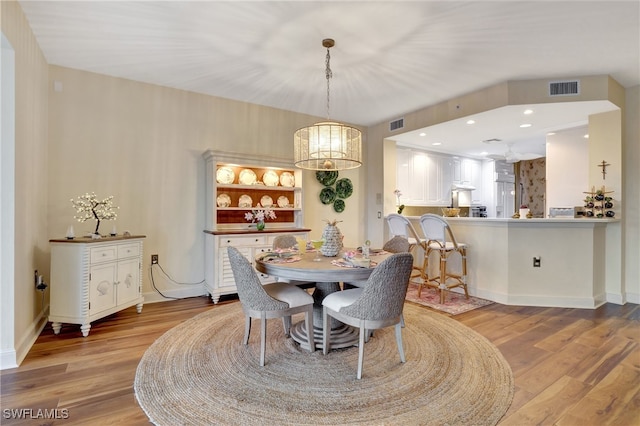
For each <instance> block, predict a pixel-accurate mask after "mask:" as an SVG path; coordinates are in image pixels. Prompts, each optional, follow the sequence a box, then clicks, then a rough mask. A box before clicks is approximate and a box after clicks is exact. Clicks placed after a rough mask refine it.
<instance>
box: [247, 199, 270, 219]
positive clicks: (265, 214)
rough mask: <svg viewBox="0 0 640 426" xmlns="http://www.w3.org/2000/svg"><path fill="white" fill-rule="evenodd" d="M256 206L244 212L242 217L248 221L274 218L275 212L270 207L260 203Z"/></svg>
mask: <svg viewBox="0 0 640 426" xmlns="http://www.w3.org/2000/svg"><path fill="white" fill-rule="evenodd" d="M256 207H258V208H257V209H255V210H251V211H250V212H246V213H245V214H244V218H245V219H246V220H247V221H248V222H252V223H253V222H264V221H265V220H267V219H271V220H273V219H275V218H276V212H274V211H273V209H272V208H271V207H261V206H260V203H258V204H257V205H256Z"/></svg>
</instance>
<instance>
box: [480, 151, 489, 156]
mask: <svg viewBox="0 0 640 426" xmlns="http://www.w3.org/2000/svg"><path fill="white" fill-rule="evenodd" d="M480 155H483V156H484V155H489V153H488V152H487V151H482V152H481V153H480Z"/></svg>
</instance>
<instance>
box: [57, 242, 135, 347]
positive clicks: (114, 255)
mask: <svg viewBox="0 0 640 426" xmlns="http://www.w3.org/2000/svg"><path fill="white" fill-rule="evenodd" d="M144 238H145V236H143V235H136V236H131V237H106V238H102V239H97V240H92V239H91V238H77V239H72V240H63V239H60V240H50V245H51V306H50V315H49V321H50V322H51V323H52V327H53V332H54V333H55V334H58V333H60V329H61V328H62V324H63V323H68V324H80V330H81V331H82V335H83V336H84V337H86V336H88V335H89V329H90V328H91V322H92V321H95V320H97V319H100V318H103V317H106V316H107V315H111V314H113V313H115V312H118V311H120V310H122V309H125V308H128V307H130V306H133V305H135V306H136V308H137V310H138V313H140V312H142V305H143V302H144V298H143V297H142V254H143V253H142V246H143V240H144Z"/></svg>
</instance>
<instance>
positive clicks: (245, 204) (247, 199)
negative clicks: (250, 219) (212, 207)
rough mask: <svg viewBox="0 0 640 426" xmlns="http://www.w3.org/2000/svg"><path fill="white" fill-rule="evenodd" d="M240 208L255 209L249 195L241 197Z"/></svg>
mask: <svg viewBox="0 0 640 426" xmlns="http://www.w3.org/2000/svg"><path fill="white" fill-rule="evenodd" d="M238 207H244V208H247V207H249V208H250V207H253V200H252V199H251V197H249V196H248V195H247V194H243V195H241V196H240V199H239V200H238Z"/></svg>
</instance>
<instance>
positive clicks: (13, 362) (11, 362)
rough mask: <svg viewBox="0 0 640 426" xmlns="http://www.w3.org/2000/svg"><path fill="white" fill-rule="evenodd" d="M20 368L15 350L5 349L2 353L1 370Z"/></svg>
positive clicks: (0, 359)
mask: <svg viewBox="0 0 640 426" xmlns="http://www.w3.org/2000/svg"><path fill="white" fill-rule="evenodd" d="M17 366H18V362H17V358H16V351H15V349H5V350H3V351H1V352H0V370H7V369H9V368H16V367H17Z"/></svg>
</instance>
